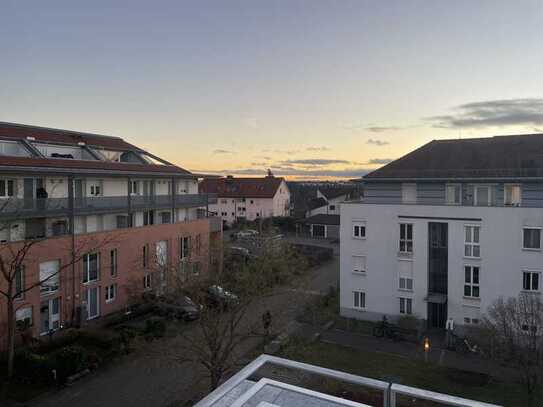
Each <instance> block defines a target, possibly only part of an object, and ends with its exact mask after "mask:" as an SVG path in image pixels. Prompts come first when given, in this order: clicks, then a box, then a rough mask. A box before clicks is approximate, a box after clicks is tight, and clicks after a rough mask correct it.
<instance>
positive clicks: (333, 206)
mask: <svg viewBox="0 0 543 407" xmlns="http://www.w3.org/2000/svg"><path fill="white" fill-rule="evenodd" d="M317 198H323V199H325V200H326V202H327V204H326V205H323V206H319V207H318V208H314V209H311V210H309V211H307V213H306V218H309V217H310V216H313V215H319V214H323V215H339V211H340V209H339V207H340V204H341V203H342V202H345V200H346V199H347V194H345V195H340V196H336V197H335V198H331V199H328V198H326V196H324V195H323V194H322V193H321V191H319V190H317Z"/></svg>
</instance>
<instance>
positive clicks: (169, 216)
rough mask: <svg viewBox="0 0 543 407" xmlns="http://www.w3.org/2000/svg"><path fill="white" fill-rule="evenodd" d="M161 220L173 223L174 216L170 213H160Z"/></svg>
mask: <svg viewBox="0 0 543 407" xmlns="http://www.w3.org/2000/svg"><path fill="white" fill-rule="evenodd" d="M160 220H161V222H162V223H163V224H164V223H172V214H171V213H170V212H160Z"/></svg>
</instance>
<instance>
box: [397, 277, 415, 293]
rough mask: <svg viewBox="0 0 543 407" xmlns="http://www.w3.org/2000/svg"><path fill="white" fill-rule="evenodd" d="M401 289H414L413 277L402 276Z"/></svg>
mask: <svg viewBox="0 0 543 407" xmlns="http://www.w3.org/2000/svg"><path fill="white" fill-rule="evenodd" d="M399 287H400V290H408V291H413V279H412V278H408V277H400V284H399Z"/></svg>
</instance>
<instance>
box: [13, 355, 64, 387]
mask: <svg viewBox="0 0 543 407" xmlns="http://www.w3.org/2000/svg"><path fill="white" fill-rule="evenodd" d="M54 368H55V366H54V361H53V358H52V357H51V356H50V355H39V354H37V353H33V352H31V351H29V350H26V349H25V350H22V351H19V352H16V353H15V378H16V380H17V381H21V382H23V383H28V384H52V383H53V382H54V378H53V373H52V371H53V369H54Z"/></svg>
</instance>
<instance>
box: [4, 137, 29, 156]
mask: <svg viewBox="0 0 543 407" xmlns="http://www.w3.org/2000/svg"><path fill="white" fill-rule="evenodd" d="M2 155H6V156H12V157H30V152H29V151H28V150H27V149H26V148H25V147H24V146H23V145H22V144H21V143H19V142H18V141H11V140H0V156H2Z"/></svg>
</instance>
